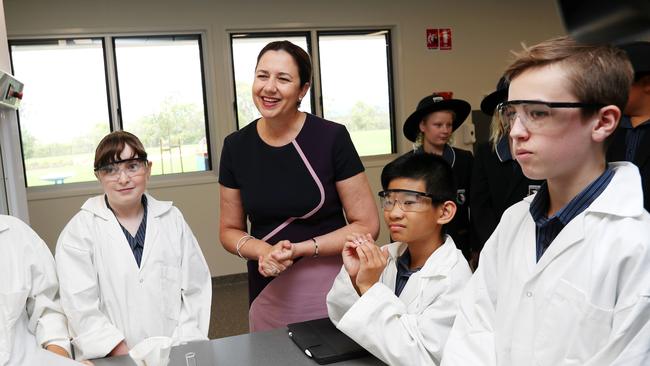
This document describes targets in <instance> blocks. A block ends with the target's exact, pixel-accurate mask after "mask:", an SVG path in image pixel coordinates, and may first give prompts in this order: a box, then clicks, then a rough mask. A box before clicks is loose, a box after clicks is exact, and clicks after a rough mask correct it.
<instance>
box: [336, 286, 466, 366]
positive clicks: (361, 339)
mask: <svg viewBox="0 0 650 366" xmlns="http://www.w3.org/2000/svg"><path fill="white" fill-rule="evenodd" d="M452 281H453V280H452ZM460 282H462V284H464V281H460ZM450 283H451V281H450V282H449V283H447V284H445V286H443V288H444V289H443V290H442V291H441V292H440V293H439V294H437V295H435V296H433V297H431V298H429V299H426V298H423V299H421V300H420V301H430V303H428V304H425V305H423V306H424V309H423V311H421V312H419V313H417V314H409V313H408V308H407V306H406V305H405V304H404V303H403V302H402V300H400V299H399V298H398V297H397V296H395V294H394V293H393V291H392V290H391V289H390V288H388V287H387V286H386V285H384V284H382V283H376V284H375V285H373V286H372V287H371V288H370V289H369V290H368V291H366V293H365V294H363V296H361V297H360V298H359V300H358V301H357V302H356V303H355V304H354V305H353V306H352V307H350V309H349V310H348V311H347V312H346V313H345V315H344V316H343V318H341V320H340V322H339V323H338V325H337V326H338V328H339V329H340V330H341V331H343V332H344V333H345V334H347V335H348V336H349V337H350V338H352V339H354V340H355V341H356V342H357V343H359V344H360V345H361V346H363V347H364V348H365V349H367V350H368V351H370V353H372V354H373V355H375V356H376V357H377V358H379V359H380V360H382V361H383V362H386V363H387V364H389V365H405V366H406V365H409V366H417V365H438V364H439V363H440V359H441V358H442V351H443V347H444V345H445V343H446V340H447V336H448V334H449V331H450V329H451V326H452V324H453V322H454V317H455V315H456V310H457V308H458V296H459V295H460V291H461V289H462V287H463V286H462V285H461V284H460V283H459V284H458V285H450Z"/></svg>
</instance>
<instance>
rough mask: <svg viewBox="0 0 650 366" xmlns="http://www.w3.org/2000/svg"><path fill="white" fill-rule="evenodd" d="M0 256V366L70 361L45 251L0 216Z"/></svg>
mask: <svg viewBox="0 0 650 366" xmlns="http://www.w3.org/2000/svg"><path fill="white" fill-rule="evenodd" d="M0 253H2V255H0V278H2V281H0V366H19V365H41V364H46V363H44V362H42V361H43V360H48V362H47V364H48V365H50V364H54V363H55V362H57V360H58V363H61V364H65V359H64V358H61V357H58V356H54V353H56V354H59V355H61V356H64V357H70V341H69V336H68V330H67V324H66V319H65V315H63V310H62V309H61V306H60V304H59V283H58V281H57V278H56V269H55V267H54V259H53V258H52V254H51V253H50V250H49V249H48V248H47V246H46V245H45V243H44V242H43V241H42V240H41V238H39V237H38V235H37V234H36V233H35V232H34V231H33V230H32V229H31V228H30V227H29V226H27V225H25V223H23V222H22V221H20V220H18V219H16V218H14V217H11V216H4V215H0ZM43 348H45V349H47V350H48V351H51V352H52V353H50V352H47V353H46V352H45V351H43ZM58 363H57V364H58ZM68 363H75V362H73V361H71V360H70V361H68Z"/></svg>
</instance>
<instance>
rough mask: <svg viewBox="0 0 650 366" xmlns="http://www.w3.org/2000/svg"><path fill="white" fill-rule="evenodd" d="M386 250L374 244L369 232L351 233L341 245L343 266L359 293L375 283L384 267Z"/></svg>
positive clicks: (386, 258) (386, 256)
mask: <svg viewBox="0 0 650 366" xmlns="http://www.w3.org/2000/svg"><path fill="white" fill-rule="evenodd" d="M387 260H388V251H387V250H385V249H384V248H380V247H378V246H377V245H376V244H375V241H374V240H373V238H372V236H371V235H370V234H365V235H364V234H357V233H352V235H348V236H347V237H346V242H345V245H344V246H343V266H344V267H345V270H346V271H347V272H348V274H349V275H350V280H352V284H353V285H354V288H355V290H357V293H358V294H359V295H363V294H364V293H366V291H368V290H369V289H370V288H371V287H372V286H373V285H374V284H375V283H377V282H379V278H380V276H381V274H382V272H383V271H384V268H386V263H387Z"/></svg>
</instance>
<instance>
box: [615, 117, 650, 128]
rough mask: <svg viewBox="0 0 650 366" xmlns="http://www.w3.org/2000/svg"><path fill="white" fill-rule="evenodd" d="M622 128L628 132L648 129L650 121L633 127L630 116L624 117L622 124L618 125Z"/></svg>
mask: <svg viewBox="0 0 650 366" xmlns="http://www.w3.org/2000/svg"><path fill="white" fill-rule="evenodd" d="M618 125H619V127H620V128H623V129H626V130H633V129H635V128H647V127H650V119H649V120H647V121H644V122H643V123H641V124H640V125H638V126H636V127H634V126H632V119H631V118H630V116H623V117H621V122H620V123H619V124H618Z"/></svg>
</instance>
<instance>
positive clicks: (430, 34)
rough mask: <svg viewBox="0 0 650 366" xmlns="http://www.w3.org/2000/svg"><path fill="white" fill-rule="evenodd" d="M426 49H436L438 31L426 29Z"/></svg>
mask: <svg viewBox="0 0 650 366" xmlns="http://www.w3.org/2000/svg"><path fill="white" fill-rule="evenodd" d="M427 48H428V49H430V50H433V49H436V48H438V29H437V28H429V29H427Z"/></svg>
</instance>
